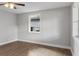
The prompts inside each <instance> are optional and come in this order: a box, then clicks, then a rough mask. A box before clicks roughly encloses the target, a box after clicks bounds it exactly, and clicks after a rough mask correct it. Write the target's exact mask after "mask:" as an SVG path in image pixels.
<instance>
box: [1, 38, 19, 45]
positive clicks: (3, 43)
mask: <svg viewBox="0 0 79 59" xmlns="http://www.w3.org/2000/svg"><path fill="white" fill-rule="evenodd" d="M14 41H18V39H14V40H10V41H6V42H1V43H0V45H5V44H8V43H11V42H14Z"/></svg>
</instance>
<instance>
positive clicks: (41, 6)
mask: <svg viewBox="0 0 79 59" xmlns="http://www.w3.org/2000/svg"><path fill="white" fill-rule="evenodd" d="M0 4H1V2H0ZM24 4H25V7H22V6H17V9H9V8H6V7H3V6H0V10H4V11H8V12H12V13H27V12H32V11H39V10H46V9H53V8H59V7H65V6H71V5H72V2H24Z"/></svg>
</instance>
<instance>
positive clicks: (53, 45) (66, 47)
mask: <svg viewBox="0 0 79 59" xmlns="http://www.w3.org/2000/svg"><path fill="white" fill-rule="evenodd" d="M14 41H24V42H30V43H35V44H41V45H47V46H51V47H59V48H65V49H71V48H70V47H69V46H60V45H55V44H48V43H42V42H36V41H29V40H18V39H14V40H11V41H7V42H2V43H0V45H5V44H8V43H11V42H14ZM71 52H72V51H71Z"/></svg>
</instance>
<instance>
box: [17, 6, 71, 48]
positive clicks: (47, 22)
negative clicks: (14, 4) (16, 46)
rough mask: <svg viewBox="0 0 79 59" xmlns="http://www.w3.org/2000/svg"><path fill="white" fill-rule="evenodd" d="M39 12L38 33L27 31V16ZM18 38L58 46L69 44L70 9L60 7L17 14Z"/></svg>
mask: <svg viewBox="0 0 79 59" xmlns="http://www.w3.org/2000/svg"><path fill="white" fill-rule="evenodd" d="M32 14H40V15H41V16H40V17H41V21H40V27H41V32H40V33H30V32H29V31H28V16H29V15H32ZM17 23H18V39H19V40H26V41H27V40H28V41H35V42H41V43H47V44H52V45H53V44H54V45H59V46H64V47H65V46H66V47H69V46H70V39H71V25H70V24H71V9H70V7H62V8H57V9H51V10H45V11H37V12H30V13H24V14H19V15H17Z"/></svg>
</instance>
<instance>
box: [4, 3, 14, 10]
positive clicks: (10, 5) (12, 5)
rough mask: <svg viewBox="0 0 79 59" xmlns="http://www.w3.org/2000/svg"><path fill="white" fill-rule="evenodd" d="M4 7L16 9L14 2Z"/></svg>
mask: <svg viewBox="0 0 79 59" xmlns="http://www.w3.org/2000/svg"><path fill="white" fill-rule="evenodd" d="M4 6H5V7H8V8H10V9H14V7H15V5H14V3H12V2H7V3H5V4H4Z"/></svg>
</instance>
